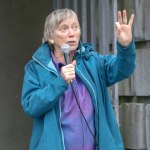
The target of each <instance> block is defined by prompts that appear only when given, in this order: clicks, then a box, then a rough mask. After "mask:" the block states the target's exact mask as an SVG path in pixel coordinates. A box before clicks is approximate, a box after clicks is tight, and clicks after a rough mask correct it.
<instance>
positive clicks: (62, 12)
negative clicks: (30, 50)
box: [22, 9, 135, 150]
mask: <svg viewBox="0 0 150 150" xmlns="http://www.w3.org/2000/svg"><path fill="white" fill-rule="evenodd" d="M133 19H134V15H131V18H130V20H129V23H127V17H126V11H125V10H124V11H123V14H121V12H120V11H119V12H118V22H116V36H117V40H118V42H117V49H118V53H117V55H116V56H114V55H105V56H102V55H101V54H99V53H97V52H96V51H95V50H94V48H93V46H92V45H91V44H83V43H82V42H81V41H80V35H81V29H80V24H79V21H78V18H77V16H76V14H75V12H73V11H72V10H70V9H58V10H55V11H54V12H52V13H51V14H50V15H48V17H47V18H46V22H45V27H44V37H43V44H42V45H41V46H40V47H39V48H38V49H37V50H36V51H35V53H34V54H33V56H32V59H31V60H30V61H29V62H28V63H27V64H26V66H25V76H24V83H23V89H22V107H23V109H24V111H25V112H26V113H27V114H28V115H29V116H30V117H32V118H33V120H34V124H33V132H32V137H31V143H30V150H98V149H100V150H124V146H123V143H122V139H121V135H120V132H119V129H118V126H117V123H116V119H115V115H114V112H113V109H112V105H111V101H110V98H109V95H108V91H107V87H109V86H111V85H113V84H114V83H116V82H118V81H121V80H123V79H125V78H127V77H129V76H130V75H131V74H132V72H133V71H134V68H135V45H134V42H133V40H132V32H131V27H132V23H133ZM64 44H68V45H69V47H70V61H71V63H70V64H66V62H65V58H64V55H63V53H62V51H61V49H62V46H63V45H64Z"/></svg>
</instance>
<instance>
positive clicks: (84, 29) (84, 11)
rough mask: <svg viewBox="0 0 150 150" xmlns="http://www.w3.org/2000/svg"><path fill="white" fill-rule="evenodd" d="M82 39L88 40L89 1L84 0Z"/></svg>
mask: <svg viewBox="0 0 150 150" xmlns="http://www.w3.org/2000/svg"><path fill="white" fill-rule="evenodd" d="M82 41H83V42H87V2H86V0H82Z"/></svg>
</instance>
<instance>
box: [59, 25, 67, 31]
mask: <svg viewBox="0 0 150 150" xmlns="http://www.w3.org/2000/svg"><path fill="white" fill-rule="evenodd" d="M67 30H68V27H66V26H64V27H61V28H60V31H62V32H66V31H67Z"/></svg>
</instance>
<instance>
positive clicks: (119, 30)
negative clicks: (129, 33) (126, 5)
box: [115, 22, 121, 35]
mask: <svg viewBox="0 0 150 150" xmlns="http://www.w3.org/2000/svg"><path fill="white" fill-rule="evenodd" d="M115 26H116V35H119V34H120V33H121V25H120V23H119V22H116V23H115Z"/></svg>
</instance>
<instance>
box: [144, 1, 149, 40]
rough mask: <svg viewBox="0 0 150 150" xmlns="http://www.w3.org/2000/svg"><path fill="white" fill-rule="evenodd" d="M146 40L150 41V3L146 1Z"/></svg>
mask: <svg viewBox="0 0 150 150" xmlns="http://www.w3.org/2000/svg"><path fill="white" fill-rule="evenodd" d="M144 16H145V31H144V32H145V40H150V1H149V0H145V13H144Z"/></svg>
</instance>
